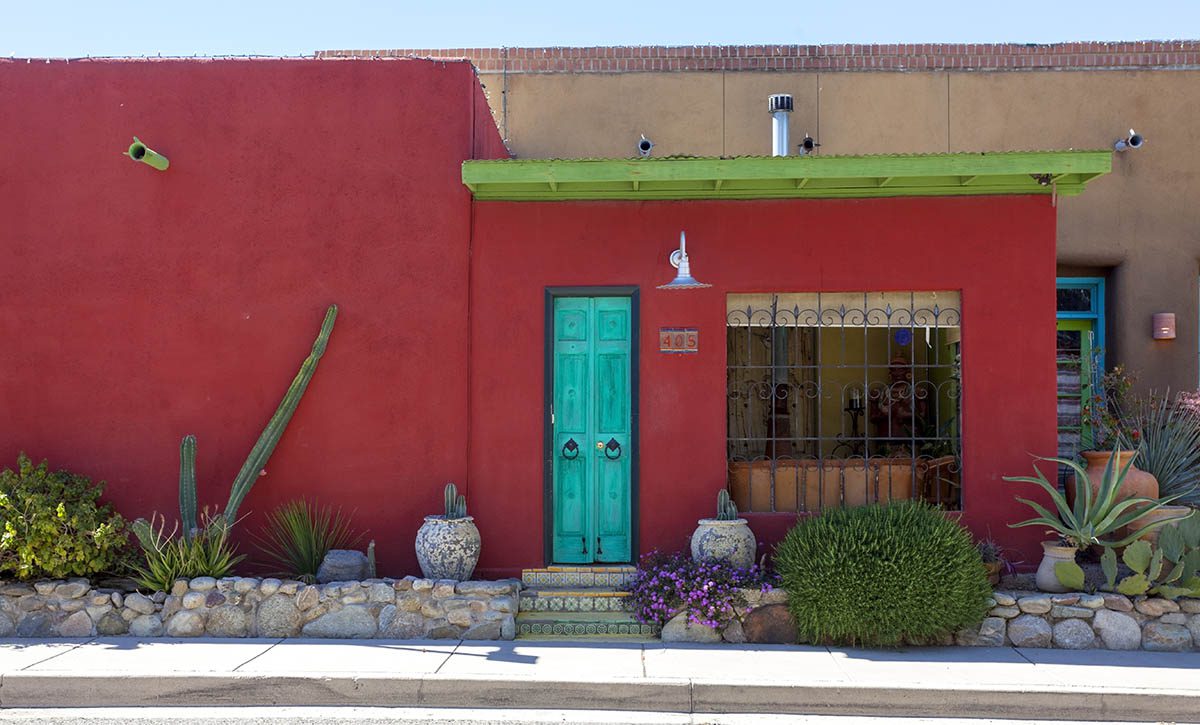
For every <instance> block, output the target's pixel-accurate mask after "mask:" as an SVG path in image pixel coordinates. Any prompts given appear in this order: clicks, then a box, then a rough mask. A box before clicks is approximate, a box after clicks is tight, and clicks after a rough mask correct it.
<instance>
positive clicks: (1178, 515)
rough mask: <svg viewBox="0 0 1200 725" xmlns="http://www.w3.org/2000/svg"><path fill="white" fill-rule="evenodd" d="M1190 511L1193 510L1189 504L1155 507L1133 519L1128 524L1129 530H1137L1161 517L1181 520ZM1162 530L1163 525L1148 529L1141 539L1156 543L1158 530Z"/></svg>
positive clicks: (1159, 519) (1131, 531) (1160, 519)
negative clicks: (1151, 529)
mask: <svg viewBox="0 0 1200 725" xmlns="http://www.w3.org/2000/svg"><path fill="white" fill-rule="evenodd" d="M1192 511H1193V509H1192V507H1190V506H1162V507H1160V508H1157V509H1155V510H1153V511H1151V512H1150V513H1148V514H1146V515H1145V516H1142V517H1139V518H1138V519H1137V520H1135V521H1134V522H1133V523H1132V524H1130V525H1129V532H1130V533H1133V532H1134V531H1137V530H1138V529H1140V528H1142V527H1143V526H1148V525H1150V524H1152V523H1154V522H1155V521H1162V520H1163V519H1180V520H1182V519H1185V518H1187V517H1188V516H1189V515H1190V514H1191V513H1192ZM1162 530H1163V527H1161V526H1160V527H1159V528H1157V529H1155V530H1153V531H1149V532H1147V533H1145V534H1142V536H1141V539H1142V541H1149V542H1150V543H1151V544H1157V543H1158V532H1160V531H1162Z"/></svg>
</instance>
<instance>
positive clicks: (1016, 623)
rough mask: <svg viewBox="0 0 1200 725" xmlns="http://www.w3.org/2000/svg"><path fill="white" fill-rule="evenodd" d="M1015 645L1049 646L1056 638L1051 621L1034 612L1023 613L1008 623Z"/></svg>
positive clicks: (1009, 632) (1010, 635)
mask: <svg viewBox="0 0 1200 725" xmlns="http://www.w3.org/2000/svg"><path fill="white" fill-rule="evenodd" d="M1008 638H1009V640H1010V641H1012V644H1013V646H1014V647H1049V646H1050V644H1051V642H1052V641H1053V638H1054V632H1053V630H1052V629H1051V628H1050V623H1049V622H1047V621H1046V620H1044V619H1042V618H1041V617H1039V616H1036V615H1033V614H1022V615H1021V616H1019V617H1017V618H1016V619H1014V620H1012V621H1011V622H1009V623H1008Z"/></svg>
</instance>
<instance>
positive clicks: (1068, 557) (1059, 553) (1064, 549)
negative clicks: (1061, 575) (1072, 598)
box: [1034, 541, 1079, 593]
mask: <svg viewBox="0 0 1200 725" xmlns="http://www.w3.org/2000/svg"><path fill="white" fill-rule="evenodd" d="M1078 551H1079V550H1078V549H1076V548H1075V547H1074V546H1063V545H1062V544H1060V543H1058V542H1057V541H1043V542H1042V563H1041V564H1038V568H1037V576H1035V577H1034V582H1035V583H1036V584H1037V588H1038V589H1040V590H1042V591H1043V592H1056V593H1057V592H1065V591H1068V589H1067V588H1066V587H1064V586H1063V585H1062V583H1061V582H1059V581H1058V574H1056V573H1055V572H1054V566H1055V565H1056V564H1058V562H1060V561H1075V554H1076V552H1078Z"/></svg>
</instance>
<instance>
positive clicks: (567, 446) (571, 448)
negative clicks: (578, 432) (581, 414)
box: [562, 438, 579, 461]
mask: <svg viewBox="0 0 1200 725" xmlns="http://www.w3.org/2000/svg"><path fill="white" fill-rule="evenodd" d="M562 457H563V458H565V459H567V460H568V461H573V460H575V459H576V458H579V444H578V443H576V442H575V439H574V438H568V439H567V442H566V443H564V444H563V447H562Z"/></svg>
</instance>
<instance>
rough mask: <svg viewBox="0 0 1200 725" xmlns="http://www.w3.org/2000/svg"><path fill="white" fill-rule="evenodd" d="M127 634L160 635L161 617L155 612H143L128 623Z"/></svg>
mask: <svg viewBox="0 0 1200 725" xmlns="http://www.w3.org/2000/svg"><path fill="white" fill-rule="evenodd" d="M129 634H131V635H133V636H134V637H161V636H162V634H163V623H162V619H160V618H159V616H158V615H157V614H143V615H141V616H139V617H137V618H136V619H134V620H133V621H132V622H130V623H129Z"/></svg>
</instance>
